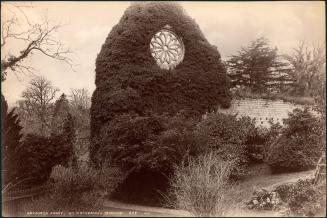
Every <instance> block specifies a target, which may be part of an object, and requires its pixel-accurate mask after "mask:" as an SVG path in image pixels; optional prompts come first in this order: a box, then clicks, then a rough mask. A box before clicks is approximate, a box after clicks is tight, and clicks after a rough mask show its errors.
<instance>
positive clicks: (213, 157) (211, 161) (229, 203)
mask: <svg viewBox="0 0 327 218" xmlns="http://www.w3.org/2000/svg"><path fill="white" fill-rule="evenodd" d="M234 164H235V162H233V161H232V160H227V161H226V160H222V159H221V157H220V156H219V155H218V154H217V153H214V152H210V153H206V154H204V155H201V156H199V157H198V158H190V159H189V161H188V162H187V163H186V165H185V166H183V165H178V166H176V168H175V172H174V175H173V176H172V177H171V180H170V185H171V187H170V191H169V193H168V195H167V196H166V200H167V202H168V205H169V206H173V207H175V208H177V209H183V210H186V211H189V212H191V213H192V214H194V215H195V216H226V215H227V214H228V213H229V212H231V211H232V210H233V209H235V208H236V207H237V206H238V204H239V202H240V199H238V196H240V195H237V191H238V189H237V186H235V185H234V184H233V183H231V181H230V180H229V177H230V174H231V172H232V170H233V168H234Z"/></svg>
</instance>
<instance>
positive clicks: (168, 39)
mask: <svg viewBox="0 0 327 218" xmlns="http://www.w3.org/2000/svg"><path fill="white" fill-rule="evenodd" d="M150 52H151V55H152V57H153V58H154V59H155V61H156V63H157V64H158V66H159V67H160V68H161V69H166V70H171V69H174V68H175V67H176V66H177V65H178V64H180V63H181V62H182V61H183V58H184V52H185V51H184V44H183V41H182V39H181V38H179V37H178V36H177V35H176V34H175V33H174V32H173V31H172V30H171V27H170V26H169V25H166V26H165V27H164V28H163V29H162V30H160V31H158V32H157V33H156V34H154V36H153V37H152V39H151V42H150Z"/></svg>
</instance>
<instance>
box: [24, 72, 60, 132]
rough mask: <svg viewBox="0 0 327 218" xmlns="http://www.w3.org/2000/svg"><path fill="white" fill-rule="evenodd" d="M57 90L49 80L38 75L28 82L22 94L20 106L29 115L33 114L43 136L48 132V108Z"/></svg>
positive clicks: (49, 114)
mask: <svg viewBox="0 0 327 218" xmlns="http://www.w3.org/2000/svg"><path fill="white" fill-rule="evenodd" d="M58 91H59V89H58V88H56V87H54V86H53V85H52V83H51V81H49V80H47V79H46V78H44V77H42V76H38V77H35V78H33V79H32V80H31V81H30V82H29V86H28V87H27V89H26V90H25V91H24V92H23V94H22V97H23V101H21V105H20V106H21V107H22V109H23V110H24V111H25V112H26V113H27V114H28V115H29V116H35V118H36V119H37V121H38V124H39V125H38V127H39V128H38V132H39V133H40V134H41V135H43V136H46V135H47V133H48V132H49V131H47V130H49V129H50V124H49V122H50V119H49V116H51V113H50V109H51V106H52V102H53V100H54V99H55V97H56V93H57V92H58Z"/></svg>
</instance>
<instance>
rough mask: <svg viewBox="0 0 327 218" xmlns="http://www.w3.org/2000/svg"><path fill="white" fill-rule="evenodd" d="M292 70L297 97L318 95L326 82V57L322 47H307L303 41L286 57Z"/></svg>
mask: <svg viewBox="0 0 327 218" xmlns="http://www.w3.org/2000/svg"><path fill="white" fill-rule="evenodd" d="M285 57H286V59H287V60H288V61H289V62H290V64H291V66H292V70H291V72H290V75H291V77H292V79H293V80H294V88H293V92H294V94H297V95H310V96H314V95H316V92H317V91H319V90H317V88H318V87H321V83H324V81H325V72H324V69H325V64H326V62H325V61H326V60H325V59H326V56H325V52H324V47H323V46H322V45H311V46H309V45H307V44H306V43H305V42H304V41H301V42H300V43H299V45H298V47H296V48H294V49H293V54H291V55H286V56H285Z"/></svg>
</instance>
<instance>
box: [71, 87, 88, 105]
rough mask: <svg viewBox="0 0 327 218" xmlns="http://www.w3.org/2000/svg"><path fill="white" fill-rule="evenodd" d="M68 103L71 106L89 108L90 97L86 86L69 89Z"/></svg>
mask: <svg viewBox="0 0 327 218" xmlns="http://www.w3.org/2000/svg"><path fill="white" fill-rule="evenodd" d="M69 97H70V104H71V106H72V107H73V108H81V109H85V110H86V109H89V108H90V107H91V97H90V94H89V91H88V90H87V89H86V88H82V89H71V90H70V96H69Z"/></svg>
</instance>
